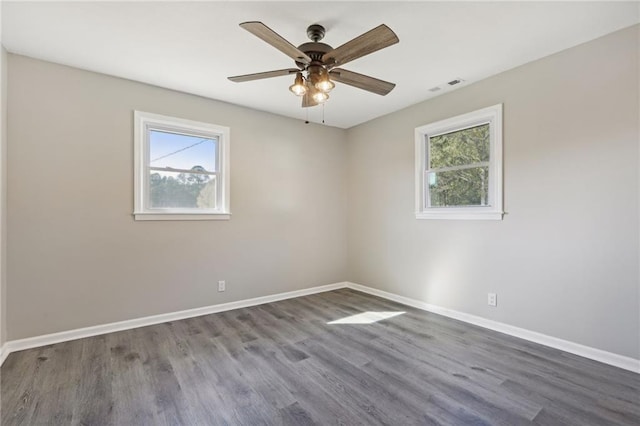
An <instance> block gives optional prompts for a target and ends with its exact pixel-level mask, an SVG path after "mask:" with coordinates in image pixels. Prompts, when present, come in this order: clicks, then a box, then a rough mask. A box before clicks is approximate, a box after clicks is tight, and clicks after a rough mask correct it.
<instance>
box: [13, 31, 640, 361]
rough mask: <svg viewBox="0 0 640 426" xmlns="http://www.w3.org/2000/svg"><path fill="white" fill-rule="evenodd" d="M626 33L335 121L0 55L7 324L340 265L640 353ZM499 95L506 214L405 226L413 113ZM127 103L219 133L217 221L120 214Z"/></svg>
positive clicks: (77, 315)
mask: <svg viewBox="0 0 640 426" xmlns="http://www.w3.org/2000/svg"><path fill="white" fill-rule="evenodd" d="M638 47H639V42H638V26H636V27H635V28H632V29H627V30H623V31H621V32H618V33H614V34H611V35H609V36H606V37H604V38H601V39H598V40H595V41H593V42H590V43H587V44H584V45H582V46H578V47H576V48H573V49H570V50H567V51H564V52H561V53H559V54H556V55H554V56H551V57H548V58H544V59H542V60H539V61H536V62H534V63H531V64H527V65H525V66H523V67H520V68H517V69H514V70H512V71H509V72H506V73H503V74H501V75H498V76H495V77H493V78H490V79H487V80H484V81H481V82H479V83H476V84H473V85H470V86H468V87H464V88H461V89H459V90H456V91H455V92H452V93H450V94H446V95H443V96H440V97H438V98H435V99H433V100H431V101H428V102H424V103H421V104H418V105H415V106H413V107H411V108H408V109H405V110H403V111H400V112H398V113H395V114H391V115H389V116H386V117H382V118H379V119H377V120H374V121H372V122H369V123H366V124H364V125H361V126H358V127H356V128H353V129H350V130H349V131H342V130H339V129H333V128H329V127H325V126H316V125H313V124H311V125H304V124H303V123H301V122H300V121H296V120H291V119H287V118H283V117H279V116H275V115H270V114H266V113H262V112H256V111H252V110H248V109H244V108H240V107H236V106H232V105H229V104H224V103H221V102H216V101H212V100H207V99H203V98H198V97H194V96H190V95H186V94H181V93H177V92H172V91H168V90H164V89H160V88H156V87H152V86H147V85H144V84H140V83H135V82H131V81H126V80H121V79H117V78H112V77H107V76H104V75H99V74H94V73H89V72H85V71H81V70H77V69H72V68H67V67H63V66H59V65H54V64H51V63H46V62H42V61H37V60H33V59H29V58H25V57H21V56H15V55H9V58H8V59H9V61H8V62H9V70H8V72H9V89H10V90H9V99H8V108H9V111H10V114H9V134H8V140H9V156H8V159H9V160H8V161H9V170H8V172H9V174H8V182H9V187H8V228H5V229H9V230H10V232H9V233H8V250H7V252H8V259H7V271H8V283H9V288H8V295H7V297H8V298H9V300H10V301H11V303H10V305H9V307H8V318H7V322H8V327H9V338H10V339H19V338H23V337H30V336H36V335H41V334H46V333H51V332H56V331H63V330H70V329H74V328H78V327H84V326H91V325H97V324H104V323H108V322H112V321H120V320H126V319H130V318H137V317H140V316H145V315H153V314H159V313H166V312H172V311H176V310H180V309H188V308H193V307H199V306H205V305H210V304H215V303H222V302H228V301H232V300H240V299H246V298H250V297H256V296H262V295H267V294H273V293H278V292H283V291H288V290H295V289H301V288H306V287H310V286H314V285H321V284H328V283H333V282H338V281H343V280H345V279H347V278H348V279H349V280H351V281H354V282H357V283H360V284H365V285H369V286H372V287H376V288H379V289H382V290H387V291H391V292H394V293H397V294H400V295H404V296H408V297H412V298H415V299H419V300H423V301H426V302H429V303H433V304H436V305H440V306H442V307H446V308H450V309H455V310H458V311H462V312H466V313H470V314H474V315H479V316H482V317H485V318H490V319H494V320H497V321H502V322H505V323H507V324H511V325H514V326H519V327H524V328H526V329H530V330H534V331H538V332H541V333H545V334H549V335H552V336H555V337H559V338H562V339H567V340H570V341H574V342H578V343H582V344H585V345H588V346H593V347H596V348H601V349H604V350H608V351H611V352H615V353H618V354H622V355H626V356H631V357H636V358H640V348H639V346H640V342H639V338H640V337H639V336H640V306H639V305H640V294H639V293H640V291H639V267H640V265H639V263H640V262H639V257H640V253H639V247H638V245H639V238H638V237H639V234H640V229H639V217H640V214H639V211H638V202H639V190H640V185H639V182H640V176H639V173H638V164H639V163H638V159H639V158H640V153H639V149H638V134H639V131H640V129H639V123H638V122H639V114H640V110H639V106H638V94H639V93H640V87H639V83H638V72H639V69H638V60H639V59H640V58H639V57H638V56H639V55H638ZM500 102H502V103H504V109H505V112H504V138H505V139H504V157H505V160H504V169H505V185H504V192H505V197H504V198H505V208H506V210H507V212H508V215H507V216H506V217H505V219H504V220H503V221H501V222H497V221H496V222H494V221H487V222H478V221H441V220H437V221H428V220H421V221H418V220H416V219H415V218H414V211H413V210H414V199H413V196H414V182H413V179H414V177H413V173H414V170H413V165H414V158H413V154H414V147H413V143H414V140H413V130H414V128H415V127H416V126H419V125H423V124H426V123H429V122H432V121H435V120H439V119H442V118H446V117H450V116H453V115H457V114H461V113H465V112H468V111H472V110H475V109H478V108H481V107H485V106H488V105H493V104H496V103H500ZM134 109H140V110H144V111H149V112H155V113H160V114H167V115H174V116H178V117H184V118H188V119H193V120H201V121H210V122H213V123H216V124H221V125H225V126H230V127H231V138H232V149H231V151H232V181H231V187H232V193H231V208H232V211H233V218H232V219H231V220H230V221H228V222H226V221H222V222H218V221H216V222H134V221H133V219H132V216H131V212H132V209H133V188H132V180H133V164H132V153H133V146H132V110H134ZM345 182H346V183H347V184H346V185H345ZM347 192H348V196H349V199H348V203H347ZM347 205H348V210H347ZM347 247H348V250H347ZM347 254H348V256H347ZM347 261H348V262H347ZM219 279H225V280H227V283H228V289H227V292H226V293H217V292H216V288H215V287H216V286H215V283H216V282H217V280H219ZM489 291H491V292H497V293H498V307H497V308H489V307H488V306H487V305H486V294H487V292H489Z"/></svg>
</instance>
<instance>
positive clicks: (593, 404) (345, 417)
mask: <svg viewBox="0 0 640 426" xmlns="http://www.w3.org/2000/svg"><path fill="white" fill-rule="evenodd" d="M368 311H374V312H404V313H403V314H401V315H397V316H395V317H392V318H389V319H386V320H382V321H379V322H376V323H372V324H327V323H328V322H330V321H334V320H337V319H341V318H346V317H349V316H351V315H354V314H358V313H362V312H368ZM1 373H2V377H1V391H2V395H1V397H2V398H1V399H2V401H1V403H2V411H1V413H2V414H1V415H2V421H1V424H2V425H53V424H55V425H66V424H71V425H315V424H318V425H327V424H331V425H333V424H336V425H337V424H346V425H466V424H469V425H508V426H514V425H581V426H584V425H638V424H640V376H639V375H637V374H634V373H631V372H628V371H624V370H621V369H618V368H615V367H612V366H608V365H605V364H601V363H598V362H595V361H591V360H587V359H585V358H581V357H578V356H576V355H572V354H567V353H564V352H561V351H559V350H556V349H552V348H548V347H545V346H541V345H537V344H534V343H531V342H527V341H524V340H520V339H517V338H514V337H510V336H506V335H503V334H500V333H496V332H493V331H490V330H485V329H482V328H479V327H476V326H473V325H469V324H465V323H462V322H459V321H455V320H452V319H448V318H444V317H441V316H438V315H436V314H431V313H427V312H424V311H420V310H417V309H414V308H410V307H407V306H403V305H400V304H397V303H395V302H391V301H388V300H384V299H380V298H377V297H375V296H371V295H367V294H364V293H360V292H357V291H354V290H349V289H341V290H336V291H332V292H327V293H321V294H316V295H312V296H306V297H301V298H297V299H290V300H285V301H281V302H276V303H270V304H266V305H260V306H255V307H250V308H244V309H238V310H234V311H228V312H223V313H219V314H212V315H207V316H202V317H198V318H191V319H186V320H182V321H175V322H169V323H164V324H159V325H155V326H150V327H143V328H138V329H134V330H128V331H122V332H118V333H111V334H107V335H102V336H96V337H91V338H87V339H81V340H75V341H72V342H66V343H60V344H56V345H50V346H46V347H42V348H36V349H30V350H26V351H22V352H16V353H12V354H11V355H10V356H9V357H8V358H7V360H6V361H5V363H4V365H3V366H2V369H1Z"/></svg>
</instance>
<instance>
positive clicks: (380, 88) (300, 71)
mask: <svg viewBox="0 0 640 426" xmlns="http://www.w3.org/2000/svg"><path fill="white" fill-rule="evenodd" d="M240 26H241V27H242V28H244V29H245V30H247V31H249V32H250V33H251V34H253V35H255V36H256V37H258V38H260V39H262V40H264V41H265V42H267V43H269V44H270V45H271V46H273V47H275V48H276V49H278V50H279V51H281V52H282V53H284V54H285V55H287V56H289V57H290V58H291V59H293V60H294V61H295V63H296V66H297V68H286V69H282V70H276V71H267V72H259V73H255V74H246V75H237V76H233V77H229V80H231V81H234V82H236V83H240V82H244V81H251V80H260V79H263V78H271V77H280V76H285V75H293V74H295V81H294V83H293V84H292V85H291V86H290V87H289V90H290V91H291V92H292V93H293V94H295V95H297V96H301V97H302V107H303V108H307V107H312V106H316V105H319V104H322V103H324V102H326V101H327V100H328V99H329V92H330V91H331V89H333V88H334V87H335V83H334V82H333V81H337V82H339V83H343V84H348V85H349V86H353V87H357V88H359V89H363V90H367V91H369V92H373V93H377V94H378V95H382V96H384V95H386V94H388V93H389V92H391V90H393V88H394V87H395V86H396V85H395V84H394V83H389V82H388V81H384V80H379V79H377V78H373V77H369V76H367V75H364V74H358V73H356V72H353V71H348V70H345V69H342V68H337V66H342V65H344V64H346V63H347V62H351V61H353V60H354V59H358V58H361V57H363V56H365V55H368V54H370V53H373V52H376V51H378V50H380V49H384V48H385V47H389V46H391V45H393V44H396V43H398V42H399V41H400V40H399V39H398V36H396V34H395V33H394V32H393V31H392V30H391V29H390V28H389V27H387V26H386V25H384V24H382V25H380V26H378V27H376V28H374V29H372V30H370V31H367V32H366V33H364V34H362V35H360V36H358V37H356V38H354V39H353V40H351V41H348V42H346V43H344V44H343V45H341V46H339V47H337V48H335V49H334V48H332V47H331V46H329V45H328V44H325V43H320V40H322V39H323V38H324V35H325V28H324V27H323V26H322V25H319V24H313V25H310V26H309V27H308V28H307V36H308V37H309V39H311V42H307V43H304V44H301V45H300V46H298V47H295V46H294V45H293V44H291V43H289V42H288V41H287V40H285V39H284V38H283V37H282V36H280V35H279V34H278V33H276V32H275V31H273V30H272V29H271V28H269V27H267V26H266V25H265V24H263V23H262V22H257V21H251V22H243V23H242V24H240Z"/></svg>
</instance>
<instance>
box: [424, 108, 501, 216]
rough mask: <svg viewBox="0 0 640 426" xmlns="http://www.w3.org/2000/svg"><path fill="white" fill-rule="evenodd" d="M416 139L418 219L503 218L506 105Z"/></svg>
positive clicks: (429, 129)
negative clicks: (503, 123) (504, 108)
mask: <svg viewBox="0 0 640 426" xmlns="http://www.w3.org/2000/svg"><path fill="white" fill-rule="evenodd" d="M415 135H416V218H418V219H495V220H500V219H502V215H503V213H504V212H503V211H502V104H499V105H494V106H492V107H488V108H484V109H481V110H478V111H474V112H471V113H468V114H464V115H459V116H457V117H452V118H449V119H446V120H442V121H438V122H435V123H431V124H427V125H425V126H421V127H418V128H416V131H415Z"/></svg>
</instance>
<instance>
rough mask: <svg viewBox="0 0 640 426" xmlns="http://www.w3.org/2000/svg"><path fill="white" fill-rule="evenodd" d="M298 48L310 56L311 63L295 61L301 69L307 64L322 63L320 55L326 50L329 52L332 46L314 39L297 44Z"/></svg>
mask: <svg viewBox="0 0 640 426" xmlns="http://www.w3.org/2000/svg"><path fill="white" fill-rule="evenodd" d="M298 49H299V50H300V51H301V52H304V53H305V54H306V55H307V56H308V57H310V58H311V64H303V63H302V62H298V61H296V65H297V66H298V68H300V69H301V70H303V69H305V68H306V67H307V66H309V65H324V64H323V63H322V56H323V55H324V54H325V53H327V52H331V51H332V50H333V47H331V46H329V45H328V44H325V43H318V42H315V41H314V42H309V43H304V44H301V45H300V46H298Z"/></svg>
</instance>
